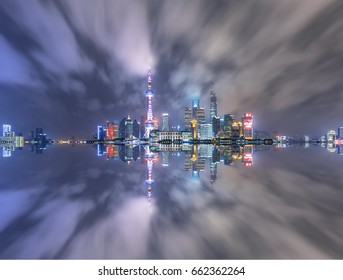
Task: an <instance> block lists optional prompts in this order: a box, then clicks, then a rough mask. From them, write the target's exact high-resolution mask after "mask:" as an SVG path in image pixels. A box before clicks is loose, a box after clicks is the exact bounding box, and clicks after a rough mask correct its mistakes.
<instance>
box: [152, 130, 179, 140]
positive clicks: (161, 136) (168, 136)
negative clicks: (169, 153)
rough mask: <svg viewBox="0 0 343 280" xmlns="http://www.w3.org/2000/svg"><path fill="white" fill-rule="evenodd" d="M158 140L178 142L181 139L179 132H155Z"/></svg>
mask: <svg viewBox="0 0 343 280" xmlns="http://www.w3.org/2000/svg"><path fill="white" fill-rule="evenodd" d="M157 137H158V140H159V141H161V140H171V141H179V140H181V139H182V136H181V131H158V132H157Z"/></svg>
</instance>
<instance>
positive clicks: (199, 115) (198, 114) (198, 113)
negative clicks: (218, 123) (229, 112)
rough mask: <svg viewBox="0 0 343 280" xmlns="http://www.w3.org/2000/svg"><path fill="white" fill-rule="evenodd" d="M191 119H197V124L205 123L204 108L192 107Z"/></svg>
mask: <svg viewBox="0 0 343 280" xmlns="http://www.w3.org/2000/svg"><path fill="white" fill-rule="evenodd" d="M193 109H194V110H193V114H194V115H193V119H196V120H197V121H198V124H201V123H202V124H204V123H206V119H205V109H204V108H202V107H195V108H193Z"/></svg>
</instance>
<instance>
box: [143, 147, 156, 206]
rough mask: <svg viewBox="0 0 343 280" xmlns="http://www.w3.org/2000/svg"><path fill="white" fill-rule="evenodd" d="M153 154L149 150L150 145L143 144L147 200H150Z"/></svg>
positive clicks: (152, 181)
mask: <svg viewBox="0 0 343 280" xmlns="http://www.w3.org/2000/svg"><path fill="white" fill-rule="evenodd" d="M154 156H155V154H154V153H153V152H151V151H150V147H149V146H148V145H147V146H145V159H146V161H147V179H146V180H145V185H146V187H147V189H148V200H149V203H150V202H151V191H152V185H153V183H154V180H153V179H152V166H153V163H154V162H153V160H154Z"/></svg>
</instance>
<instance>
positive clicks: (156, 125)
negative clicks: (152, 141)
mask: <svg viewBox="0 0 343 280" xmlns="http://www.w3.org/2000/svg"><path fill="white" fill-rule="evenodd" d="M152 122H153V123H154V129H158V120H157V118H153V120H152Z"/></svg>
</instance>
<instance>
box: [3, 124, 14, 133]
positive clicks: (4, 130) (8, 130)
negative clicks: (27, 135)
mask: <svg viewBox="0 0 343 280" xmlns="http://www.w3.org/2000/svg"><path fill="white" fill-rule="evenodd" d="M11 130H12V128H11V125H9V124H4V125H3V126H2V136H6V133H7V132H11Z"/></svg>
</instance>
